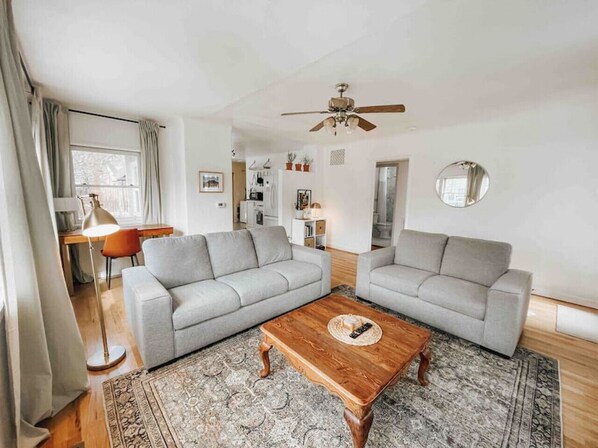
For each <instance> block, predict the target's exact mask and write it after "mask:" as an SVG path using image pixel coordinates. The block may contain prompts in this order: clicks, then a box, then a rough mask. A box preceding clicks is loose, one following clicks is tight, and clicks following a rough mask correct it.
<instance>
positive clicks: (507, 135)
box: [319, 92, 598, 307]
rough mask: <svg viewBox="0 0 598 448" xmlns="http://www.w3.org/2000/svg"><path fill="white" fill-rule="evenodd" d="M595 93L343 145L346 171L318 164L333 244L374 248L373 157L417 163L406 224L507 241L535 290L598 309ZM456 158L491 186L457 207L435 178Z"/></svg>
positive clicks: (324, 156)
mask: <svg viewBox="0 0 598 448" xmlns="http://www.w3.org/2000/svg"><path fill="white" fill-rule="evenodd" d="M597 117H598V94H597V93H596V92H583V93H580V94H577V95H571V96H568V97H563V98H557V99H554V100H552V101H550V102H548V101H547V102H546V103H543V104H537V105H534V106H529V107H527V108H526V109H524V110H518V111H514V112H513V113H509V114H504V116H497V118H495V119H493V120H491V121H487V122H479V123H471V124H468V125H462V126H454V127H450V128H443V129H437V130H430V131H427V132H426V131H416V132H413V133H409V134H404V135H400V136H396V137H393V138H388V139H383V140H363V141H358V142H354V143H351V144H346V145H339V146H336V145H335V146H330V147H327V148H325V149H324V150H323V151H322V154H321V161H322V162H325V161H327V159H328V157H329V155H328V154H329V151H330V149H337V148H339V147H345V148H346V164H345V165H344V166H328V164H327V163H321V164H320V170H319V171H320V173H322V175H323V176H322V178H323V191H324V198H323V200H322V202H323V207H324V209H325V212H324V213H325V214H326V216H327V218H328V220H329V225H328V232H329V234H328V242H329V245H330V246H331V247H335V248H339V249H343V250H348V251H351V252H358V253H359V252H364V251H367V250H368V242H369V235H370V232H371V221H372V216H371V215H372V212H371V210H372V200H373V197H374V191H373V188H374V183H375V177H374V174H375V168H374V167H375V163H376V161H383V160H384V161H385V160H400V159H403V158H408V159H409V160H410V172H409V181H408V183H409V185H408V194H407V217H406V228H411V229H418V230H423V231H431V232H444V233H447V234H449V235H463V236H469V237H478V238H486V239H493V240H500V241H507V242H509V243H511V244H512V245H513V258H512V267H514V268H521V269H527V270H530V271H532V272H533V273H534V288H535V290H536V292H537V293H539V294H544V295H547V296H551V297H557V298H561V299H564V300H570V301H576V302H578V303H585V304H588V305H591V306H597V307H598V283H596V279H597V278H598V250H597V249H598V232H597V231H596V229H597V224H596V223H598V178H597V177H596V168H595V167H596V166H597V165H598V148H597V142H598V118H597ZM458 160H472V161H475V162H478V163H481V164H482V165H483V166H484V168H486V170H487V171H488V173H489V176H490V189H489V191H488V194H487V195H486V196H485V197H484V198H483V200H482V201H481V202H480V203H478V204H476V205H475V206H472V207H468V208H465V209H455V208H452V207H449V206H447V205H445V204H443V203H442V202H441V201H440V200H439V199H438V198H437V196H436V192H435V179H436V177H437V175H438V173H439V172H440V171H441V170H442V169H443V168H444V167H445V166H446V165H448V164H450V163H452V162H455V161H458Z"/></svg>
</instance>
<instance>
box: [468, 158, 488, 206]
mask: <svg viewBox="0 0 598 448" xmlns="http://www.w3.org/2000/svg"><path fill="white" fill-rule="evenodd" d="M485 174H486V171H485V170H484V168H482V167H481V166H480V165H476V166H470V167H469V169H468V170H467V198H466V200H467V204H475V203H476V202H478V201H479V200H480V196H481V192H482V182H483V181H484V176H485Z"/></svg>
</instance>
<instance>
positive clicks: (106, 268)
mask: <svg viewBox="0 0 598 448" xmlns="http://www.w3.org/2000/svg"><path fill="white" fill-rule="evenodd" d="M104 258H105V259H106V267H105V268H104V276H105V277H106V280H108V257H104Z"/></svg>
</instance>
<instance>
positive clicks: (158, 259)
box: [143, 235, 214, 289]
mask: <svg viewBox="0 0 598 448" xmlns="http://www.w3.org/2000/svg"><path fill="white" fill-rule="evenodd" d="M143 255H144V258H145V267H146V268H147V269H148V270H149V271H150V272H151V273H152V275H153V276H154V277H156V278H157V279H158V281H159V282H160V283H162V285H163V286H164V287H165V288H166V289H170V288H175V287H177V286H182V285H187V284H189V283H194V282H199V281H202V280H208V279H213V278H214V274H213V272H212V264H211V263H210V255H209V253H208V248H207V245H206V239H205V238H204V236H203V235H189V236H180V237H171V238H153V239H149V240H145V241H144V242H143Z"/></svg>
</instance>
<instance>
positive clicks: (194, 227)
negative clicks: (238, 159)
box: [177, 118, 233, 234]
mask: <svg viewBox="0 0 598 448" xmlns="http://www.w3.org/2000/svg"><path fill="white" fill-rule="evenodd" d="M183 131H184V142H183V143H184V156H185V159H184V160H185V162H184V172H180V171H179V173H178V175H180V176H184V179H185V188H184V192H185V194H186V209H187V224H186V229H185V232H186V233H188V234H196V233H209V232H225V231H228V230H232V229H233V222H232V211H231V207H232V158H231V135H232V128H231V127H230V126H228V125H223V124H219V123H213V122H209V121H203V120H193V119H186V118H185V119H183ZM177 157H179V156H178V155H177ZM200 170H202V171H218V172H223V173H224V193H199V171H200ZM218 202H224V203H226V207H225V208H217V207H216V204H217V203H218Z"/></svg>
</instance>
